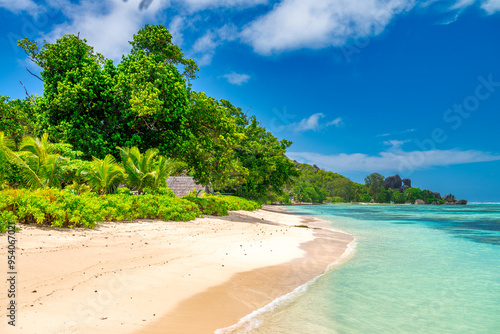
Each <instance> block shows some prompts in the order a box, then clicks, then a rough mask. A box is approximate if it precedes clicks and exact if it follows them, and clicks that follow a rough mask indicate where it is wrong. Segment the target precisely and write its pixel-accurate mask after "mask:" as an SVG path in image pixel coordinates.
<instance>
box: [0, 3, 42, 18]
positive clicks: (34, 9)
mask: <svg viewBox="0 0 500 334" xmlns="http://www.w3.org/2000/svg"><path fill="white" fill-rule="evenodd" d="M0 8H5V9H7V10H8V11H11V12H13V13H16V14H17V13H20V12H23V11H25V12H28V13H30V14H31V15H36V14H38V13H40V12H41V11H43V8H42V7H40V6H39V5H37V4H36V3H35V2H33V1H32V0H0Z"/></svg>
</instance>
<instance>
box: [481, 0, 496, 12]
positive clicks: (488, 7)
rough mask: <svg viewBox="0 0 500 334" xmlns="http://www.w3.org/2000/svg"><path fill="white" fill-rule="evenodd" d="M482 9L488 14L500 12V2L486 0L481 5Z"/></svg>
mask: <svg viewBox="0 0 500 334" xmlns="http://www.w3.org/2000/svg"><path fill="white" fill-rule="evenodd" d="M481 8H482V9H484V10H485V11H486V12H487V13H488V14H493V13H496V12H498V11H500V0H486V1H484V2H483V3H482V4H481Z"/></svg>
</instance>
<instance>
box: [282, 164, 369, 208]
mask: <svg viewBox="0 0 500 334" xmlns="http://www.w3.org/2000/svg"><path fill="white" fill-rule="evenodd" d="M297 167H298V170H299V172H300V176H298V177H297V178H295V186H294V187H293V189H292V191H291V193H292V195H293V197H294V200H295V201H298V202H312V203H322V202H323V201H325V200H328V201H332V202H351V201H356V200H360V199H361V197H362V196H363V194H364V193H365V190H364V186H363V185H361V184H359V183H355V182H352V181H351V180H349V179H348V178H346V177H345V176H342V175H340V174H337V173H333V172H327V171H324V170H322V169H320V168H318V167H317V166H316V165H314V166H311V165H308V164H297ZM370 200H371V198H370ZM370 200H369V201H370Z"/></svg>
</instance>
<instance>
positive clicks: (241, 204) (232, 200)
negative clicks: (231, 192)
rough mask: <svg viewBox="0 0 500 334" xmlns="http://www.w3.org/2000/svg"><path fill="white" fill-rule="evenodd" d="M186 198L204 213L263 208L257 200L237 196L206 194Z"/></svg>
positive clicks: (219, 214)
mask: <svg viewBox="0 0 500 334" xmlns="http://www.w3.org/2000/svg"><path fill="white" fill-rule="evenodd" d="M184 199H187V200H188V201H191V202H193V203H195V204H196V205H198V207H199V208H200V210H201V211H202V212H203V213H204V214H207V215H215V216H226V215H227V214H228V213H227V212H228V211H237V210H246V211H253V210H257V209H260V208H261V205H260V204H259V203H257V202H255V201H252V200H248V199H245V198H241V197H235V196H223V195H208V194H204V195H203V197H193V196H185V197H184Z"/></svg>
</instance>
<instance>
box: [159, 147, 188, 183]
mask: <svg viewBox="0 0 500 334" xmlns="http://www.w3.org/2000/svg"><path fill="white" fill-rule="evenodd" d="M184 167H186V163H184V162H179V161H173V160H170V159H168V158H165V157H164V156H161V155H160V156H158V159H157V161H156V163H155V166H154V169H153V180H152V185H151V188H153V189H158V188H159V187H165V186H166V185H167V178H168V177H169V176H170V175H172V174H173V173H174V172H175V171H176V170H179V169H181V168H184Z"/></svg>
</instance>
